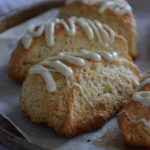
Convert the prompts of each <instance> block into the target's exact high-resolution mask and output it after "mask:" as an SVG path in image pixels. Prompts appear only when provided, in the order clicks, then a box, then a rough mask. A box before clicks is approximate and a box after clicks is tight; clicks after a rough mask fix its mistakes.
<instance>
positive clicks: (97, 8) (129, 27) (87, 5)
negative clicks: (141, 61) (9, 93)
mask: <svg viewBox="0 0 150 150" xmlns="http://www.w3.org/2000/svg"><path fill="white" fill-rule="evenodd" d="M70 16H77V17H87V18H90V19H97V20H99V21H101V22H102V23H105V24H108V25H109V26H110V27H111V28H112V29H113V30H114V31H116V32H117V33H118V34H120V35H123V36H124V37H125V38H126V39H127V41H128V47H129V53H130V55H131V56H132V57H133V58H136V57H137V55H138V51H137V46H136V45H137V37H138V35H137V31H136V21H135V17H134V15H133V13H132V9H131V7H130V5H129V4H128V3H127V1H125V0H67V2H66V6H65V7H63V8H62V9H61V11H60V14H59V16H58V17H60V18H63V19H67V18H69V17H70Z"/></svg>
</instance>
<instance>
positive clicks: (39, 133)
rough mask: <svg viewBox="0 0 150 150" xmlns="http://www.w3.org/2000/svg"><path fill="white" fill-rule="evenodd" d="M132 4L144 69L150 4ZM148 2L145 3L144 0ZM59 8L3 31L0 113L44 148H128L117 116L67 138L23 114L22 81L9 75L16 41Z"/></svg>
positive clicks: (148, 56) (149, 48)
mask: <svg viewBox="0 0 150 150" xmlns="http://www.w3.org/2000/svg"><path fill="white" fill-rule="evenodd" d="M130 2H131V3H132V4H133V7H134V8H133V9H134V13H135V16H136V19H137V25H138V33H139V44H138V45H139V50H140V55H139V58H138V59H137V60H136V64H137V65H138V66H139V67H140V69H141V71H142V73H145V72H147V71H148V70H149V69H150V66H149V65H150V17H149V16H150V11H149V8H148V6H150V1H149V0H143V1H141V0H136V3H135V0H133V1H130ZM144 3H145V4H144ZM57 13H58V9H55V10H52V11H48V12H46V13H44V14H42V15H41V16H38V17H36V18H34V19H32V20H29V21H27V22H26V23H24V24H21V25H19V26H16V27H15V28H11V29H10V30H8V31H6V32H4V33H2V34H0V113H1V114H2V115H3V116H4V117H5V118H7V119H8V120H9V121H10V122H11V123H12V124H13V125H14V126H15V127H16V128H17V129H18V130H19V131H20V132H21V133H22V134H23V135H24V137H25V138H26V139H27V140H28V141H29V142H32V143H34V144H37V145H39V146H41V147H43V148H47V149H53V150H56V149H57V150H64V149H68V150H69V149H73V150H80V149H82V150H91V149H94V150H96V149H99V150H105V149H109V150H113V149H122V150H127V149H130V148H127V147H125V146H124V145H123V142H122V138H121V134H120V131H119V129H118V126H117V122H116V117H114V118H112V119H111V120H110V121H109V122H108V123H107V124H106V125H105V126H104V127H103V128H101V129H99V130H94V131H92V132H88V133H84V134H81V135H79V136H77V137H74V138H71V139H68V138H65V137H63V136H61V135H59V134H57V133H56V132H55V131H53V130H52V129H50V128H48V127H47V125H45V124H35V123H32V122H31V120H30V119H29V118H27V117H25V116H24V114H23V113H22V112H21V110H20V108H19V94H20V90H21V84H17V83H15V82H14V81H13V80H11V79H10V78H9V77H8V75H7V74H8V62H9V57H10V54H11V53H12V51H13V50H14V49H15V47H16V44H17V41H18V40H19V39H20V38H21V37H22V36H23V35H24V34H25V31H26V28H27V27H28V25H30V24H31V23H32V24H40V23H41V22H42V21H45V20H47V19H48V18H53V17H55V16H56V15H57Z"/></svg>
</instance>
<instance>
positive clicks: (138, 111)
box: [118, 72, 150, 148]
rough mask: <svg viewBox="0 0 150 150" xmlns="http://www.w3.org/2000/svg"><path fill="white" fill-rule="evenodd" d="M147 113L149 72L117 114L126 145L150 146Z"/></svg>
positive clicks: (149, 121) (148, 105) (148, 104)
mask: <svg viewBox="0 0 150 150" xmlns="http://www.w3.org/2000/svg"><path fill="white" fill-rule="evenodd" d="M149 114H150V72H148V73H147V74H146V75H145V76H143V78H142V79H141V81H140V84H139V86H138V87H137V89H136V91H135V93H134V94H133V96H132V99H131V101H130V102H129V103H128V104H127V105H126V106H125V107H124V108H123V109H122V110H121V111H120V113H119V114H118V123H119V126H120V128H121V131H122V134H123V137H124V140H125V142H126V143H127V144H128V145H133V146H145V147H149V148H150V115H149ZM131 131H132V132H131Z"/></svg>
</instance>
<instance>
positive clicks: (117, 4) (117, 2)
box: [66, 0, 132, 16]
mask: <svg viewBox="0 0 150 150" xmlns="http://www.w3.org/2000/svg"><path fill="white" fill-rule="evenodd" d="M77 1H79V2H82V3H85V4H88V5H93V4H96V3H102V5H101V6H100V7H99V13H104V12H105V11H106V10H107V8H110V7H112V8H113V10H114V12H115V14H117V15H120V16H122V15H124V14H127V13H130V12H132V8H131V6H130V5H129V4H128V3H125V2H124V1H123V0H67V2H66V4H70V3H72V2H77Z"/></svg>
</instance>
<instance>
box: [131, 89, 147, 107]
mask: <svg viewBox="0 0 150 150" xmlns="http://www.w3.org/2000/svg"><path fill="white" fill-rule="evenodd" d="M133 100H134V101H136V102H140V103H141V104H142V105H144V106H148V107H150V91H139V92H136V93H135V94H133Z"/></svg>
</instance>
